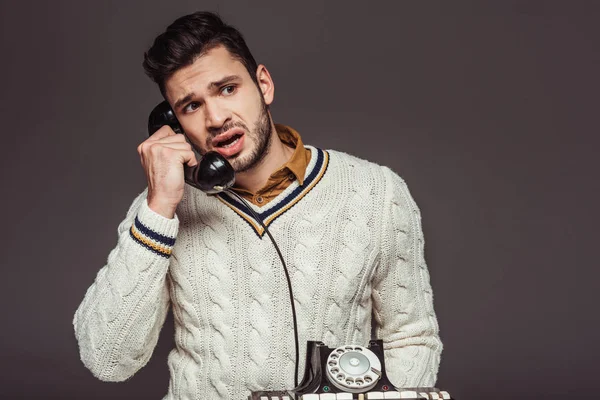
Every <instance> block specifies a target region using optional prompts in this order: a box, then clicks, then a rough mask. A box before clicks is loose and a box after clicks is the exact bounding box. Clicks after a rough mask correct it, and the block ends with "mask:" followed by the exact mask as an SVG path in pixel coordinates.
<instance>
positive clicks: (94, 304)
mask: <svg viewBox="0 0 600 400" xmlns="http://www.w3.org/2000/svg"><path fill="white" fill-rule="evenodd" d="M307 148H309V149H310V150H311V154H312V157H313V159H312V160H311V163H309V166H308V169H307V175H308V174H309V173H310V172H311V168H312V169H313V170H316V169H315V162H314V160H315V159H316V157H317V155H319V156H320V159H321V160H323V159H324V160H327V157H324V155H325V153H323V152H322V151H321V150H319V149H316V148H313V147H310V146H307ZM328 153H329V164H327V166H326V168H327V170H326V172H325V173H324V174H322V172H323V171H324V169H322V170H321V174H319V175H318V176H319V178H318V179H317V180H315V181H314V182H313V184H315V183H316V185H315V186H314V188H313V189H312V190H310V191H304V192H303V193H300V192H301V191H300V190H296V191H294V190H293V187H291V188H290V190H286V191H284V192H283V193H282V194H281V195H280V196H278V198H276V199H274V200H273V201H272V202H270V203H268V204H267V205H265V206H264V208H260V207H257V206H254V209H255V210H256V211H258V212H263V211H265V212H266V211H267V210H269V207H279V208H280V209H282V210H285V211H283V212H281V213H279V214H278V217H277V218H276V219H274V220H273V222H271V224H270V226H269V229H270V231H271V233H272V234H273V236H274V237H275V239H276V240H277V243H278V245H279V247H280V249H281V251H282V253H283V256H284V258H285V260H286V263H287V265H288V269H289V272H290V276H291V280H292V285H293V288H294V301H295V304H296V311H297V314H298V325H299V330H300V360H301V365H300V375H302V373H303V368H304V357H305V354H306V341H307V340H321V341H323V342H325V343H326V344H327V345H329V346H331V347H334V346H337V345H341V344H346V343H356V344H361V345H367V343H368V341H369V339H370V334H371V323H372V322H373V321H372V318H371V317H372V315H374V316H375V321H374V322H376V325H377V326H376V332H377V334H378V337H379V338H381V339H383V341H384V347H385V354H386V365H387V369H388V376H389V377H390V379H391V380H392V382H393V383H395V384H396V385H398V386H404V387H410V386H433V385H434V383H435V379H436V374H437V369H438V364H439V361H440V353H441V351H442V345H441V342H440V340H439V337H438V325H437V320H436V317H435V313H434V310H433V297H432V293H431V286H430V284H429V275H428V271H427V267H426V264H425V261H424V257H423V251H424V242H423V236H422V231H421V224H420V212H419V209H418V208H417V206H416V204H415V203H414V201H413V199H412V197H411V196H410V193H409V191H408V188H407V187H406V184H405V183H404V181H403V180H402V179H401V178H399V177H398V176H397V175H396V174H394V173H393V172H392V171H391V170H389V169H388V168H385V167H381V166H378V165H376V164H373V163H370V162H367V161H364V160H361V159H358V158H356V157H353V156H350V155H348V154H344V153H341V152H337V151H329V152H328ZM321 175H322V177H321ZM313 176H317V175H316V174H315V175H313ZM295 187H297V184H296V186H295ZM293 193H295V194H293ZM293 196H296V197H294V198H292V197H293ZM292 204H293V206H290V207H287V206H286V205H292ZM240 215H241V214H240V213H238V212H237V211H236V209H235V206H233V207H232V205H231V204H225V202H224V201H223V199H222V198H218V197H216V196H206V195H205V194H204V193H201V192H200V191H198V190H196V189H193V188H191V187H189V186H188V185H186V189H185V195H184V198H183V200H182V202H181V203H180V205H179V207H178V209H177V213H176V217H175V218H174V219H172V220H169V219H166V218H163V217H161V216H160V215H158V214H156V213H154V212H153V211H152V210H150V209H149V208H148V205H147V202H146V191H144V192H143V193H141V194H140V195H139V196H138V197H137V198H136V199H135V200H134V202H133V204H132V205H131V207H130V209H129V211H128V213H127V216H126V217H125V219H124V220H123V222H122V223H121V224H120V225H119V228H118V235H119V236H118V243H117V245H116V247H115V248H114V249H113V250H112V251H111V253H110V254H109V256H108V261H107V264H106V265H105V266H104V267H103V268H102V269H101V270H100V271H99V272H98V274H97V276H96V279H95V281H94V283H93V285H92V286H91V287H90V288H89V289H88V291H87V293H86V295H85V298H84V299H83V301H82V303H81V305H80V306H79V308H78V309H77V311H76V313H75V317H74V319H73V324H74V328H75V335H76V337H77V340H78V342H79V346H80V352H81V358H82V361H83V362H84V364H85V365H86V366H87V367H88V368H89V369H90V370H91V371H92V373H93V374H94V375H95V376H97V377H98V378H100V379H102V380H107V381H123V380H125V379H128V378H129V377H131V376H132V375H133V374H134V373H135V372H136V371H137V370H139V369H140V368H141V367H142V366H143V365H145V364H146V363H147V361H148V359H149V357H150V356H151V354H152V351H153V349H154V346H155V345H156V341H157V339H158V333H159V331H160V328H161V327H162V324H163V323H164V319H165V316H166V313H167V310H168V307H169V303H171V305H172V307H173V314H174V319H175V345H176V347H175V348H174V349H173V350H172V351H171V353H170V354H169V360H168V363H169V371H170V374H171V381H170V384H169V388H168V392H167V394H166V395H165V397H164V399H169V400H171V399H190V400H191V399H211V400H216V399H233V400H244V399H245V398H246V397H247V396H248V394H249V393H250V391H252V390H259V389H265V390H269V389H271V390H275V389H290V388H292V386H293V381H294V379H293V376H292V375H293V371H294V340H293V331H292V318H291V315H290V307H289V298H288V289H287V285H286V281H285V276H284V273H283V271H282V267H281V265H280V262H279V258H278V256H277V253H276V251H275V249H274V247H273V245H272V244H271V242H270V240H269V239H268V237H267V236H266V235H265V236H263V237H262V239H261V237H260V236H259V235H257V232H256V231H255V229H254V228H253V225H252V224H250V223H247V222H246V221H245V220H243V219H242V218H240ZM136 219H137V221H136ZM132 227H133V229H132ZM299 378H302V376H300V377H299Z"/></svg>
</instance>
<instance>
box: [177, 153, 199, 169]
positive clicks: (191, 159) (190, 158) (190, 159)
mask: <svg viewBox="0 0 600 400" xmlns="http://www.w3.org/2000/svg"><path fill="white" fill-rule="evenodd" d="M180 154H181V157H182V158H181V161H182V162H183V163H184V164H187V165H189V166H190V167H193V166H195V165H197V164H198V160H196V154H195V153H194V152H193V151H191V150H190V151H183V152H181V153H180Z"/></svg>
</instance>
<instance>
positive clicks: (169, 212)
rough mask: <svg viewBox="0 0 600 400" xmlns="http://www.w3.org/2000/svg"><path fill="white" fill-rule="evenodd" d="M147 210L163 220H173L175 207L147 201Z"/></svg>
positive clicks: (150, 200) (153, 200)
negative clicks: (163, 218)
mask: <svg viewBox="0 0 600 400" xmlns="http://www.w3.org/2000/svg"><path fill="white" fill-rule="evenodd" d="M148 208H150V209H151V210H152V211H154V212H155V213H157V214H159V215H161V216H163V217H165V218H168V219H173V218H174V217H175V210H176V208H177V205H172V204H169V203H165V202H161V201H158V200H156V199H148Z"/></svg>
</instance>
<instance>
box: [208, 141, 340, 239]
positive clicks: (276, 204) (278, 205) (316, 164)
mask: <svg viewBox="0 0 600 400" xmlns="http://www.w3.org/2000/svg"><path fill="white" fill-rule="evenodd" d="M304 147H306V148H307V149H309V150H310V151H311V158H310V162H309V163H308V166H307V168H306V174H305V175H304V176H305V178H304V182H303V184H302V185H300V183H299V182H298V180H295V181H294V182H293V183H292V184H291V185H290V186H288V187H287V188H286V189H285V190H284V191H283V192H281V193H280V194H279V195H278V196H277V197H275V198H274V199H273V200H271V201H270V202H268V203H267V204H265V205H264V206H257V205H255V204H251V203H249V205H250V207H252V211H254V212H255V213H256V214H258V216H259V217H260V218H261V219H262V221H263V223H264V224H265V225H266V226H267V227H268V226H269V225H270V224H271V223H272V222H273V221H275V220H276V219H277V218H279V217H280V216H281V215H283V214H284V213H285V212H286V211H287V210H289V209H290V208H292V207H293V206H294V205H295V204H297V203H298V202H299V201H300V200H301V199H302V198H303V197H304V196H306V195H307V194H308V192H310V191H311V190H312V188H314V187H315V185H316V184H317V183H319V181H320V180H321V178H322V177H323V175H325V172H326V171H327V166H328V165H329V153H328V152H327V151H324V150H321V149H318V148H316V147H313V146H304ZM216 197H217V198H218V199H219V200H220V201H221V202H222V203H223V204H225V205H226V206H227V207H229V208H231V209H232V210H233V211H234V212H235V213H236V214H238V215H239V216H240V217H241V218H242V219H243V220H244V221H246V222H247V223H248V224H249V225H250V226H251V227H252V229H254V231H255V232H256V234H257V235H258V236H259V237H262V236H263V235H264V233H265V232H264V229H263V227H262V226H261V225H260V223H259V222H258V221H256V220H255V219H254V217H252V214H251V213H250V212H249V211H248V208H246V206H245V205H244V204H242V203H241V202H240V201H239V200H238V199H236V198H235V197H233V196H232V195H230V194H229V193H227V192H221V193H219V194H218V195H217V196H216Z"/></svg>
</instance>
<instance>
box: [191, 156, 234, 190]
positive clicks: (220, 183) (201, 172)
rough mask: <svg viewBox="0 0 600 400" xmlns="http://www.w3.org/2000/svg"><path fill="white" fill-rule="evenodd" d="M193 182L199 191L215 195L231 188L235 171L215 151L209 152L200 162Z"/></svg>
mask: <svg viewBox="0 0 600 400" xmlns="http://www.w3.org/2000/svg"><path fill="white" fill-rule="evenodd" d="M195 180H196V182H195V183H196V184H197V187H198V188H199V189H200V190H202V191H203V192H206V193H208V194H215V193H219V192H222V191H224V190H226V189H229V188H230V187H232V186H233V184H234V183H235V171H234V170H233V167H232V166H231V164H229V162H228V161H227V160H226V159H225V157H223V156H222V155H221V154H219V153H217V152H216V151H209V152H208V153H206V154H205V155H204V157H202V160H200V165H199V168H198V169H197V172H196V179H195Z"/></svg>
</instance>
